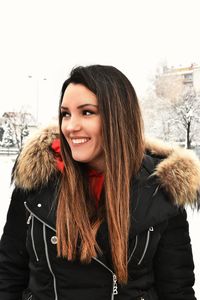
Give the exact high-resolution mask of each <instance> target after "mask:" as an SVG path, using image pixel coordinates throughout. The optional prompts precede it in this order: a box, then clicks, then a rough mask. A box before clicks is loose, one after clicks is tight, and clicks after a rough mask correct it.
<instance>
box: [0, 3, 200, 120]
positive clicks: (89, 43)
mask: <svg viewBox="0 0 200 300" xmlns="http://www.w3.org/2000/svg"><path fill="white" fill-rule="evenodd" d="M199 3H200V1H199V0H190V1H186V0H101V1H100V0H98V1H97V0H76V1H75V0H70V1H68V0H65V1H64V0H17V1H16V0H0V39H1V42H0V82H1V84H0V100H1V102H0V114H2V113H3V112H4V111H5V110H14V109H15V110H20V109H21V107H22V106H24V107H25V108H26V109H28V107H29V109H31V110H32V111H33V113H34V114H35V113H36V108H37V102H39V119H40V120H41V121H43V122H47V121H48V120H50V118H51V116H52V115H56V114H57V106H58V99H59V94H60V89H61V85H62V83H63V81H64V80H65V79H66V77H67V76H68V74H69V72H70V70H71V68H72V67H74V66H75V65H80V64H81V65H88V64H93V63H95V64H96V63H98V64H109V65H114V66H116V67H118V68H119V69H120V70H121V71H123V72H124V73H125V74H126V75H127V76H128V77H129V79H130V80H131V81H132V83H133V85H134V87H135V89H136V92H137V93H138V95H139V96H140V97H142V95H144V94H145V91H146V88H147V86H148V80H150V78H151V77H152V76H153V74H154V71H155V69H156V67H157V65H158V64H160V63H162V62H166V63H168V65H169V66H171V65H174V66H179V65H184V66H185V65H189V64H191V63H193V62H196V63H199V62H200V40H199V28H200V17H199V11H200V8H199ZM44 79H46V80H44Z"/></svg>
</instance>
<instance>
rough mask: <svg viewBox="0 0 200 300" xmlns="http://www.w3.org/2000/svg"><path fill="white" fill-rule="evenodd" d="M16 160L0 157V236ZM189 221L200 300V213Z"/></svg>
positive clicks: (194, 214) (192, 216) (192, 215)
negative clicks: (12, 170)
mask: <svg viewBox="0 0 200 300" xmlns="http://www.w3.org/2000/svg"><path fill="white" fill-rule="evenodd" d="M14 160H15V157H14V156H0V191H1V201H0V235H1V234H2V232H3V226H4V224H5V221H6V214H7V209H8V206H9V202H10V196H11V192H12V187H10V177H11V176H10V175H11V169H12V166H13V164H14ZM188 221H189V224H190V236H191V241H192V248H193V255H194V262H195V275H196V283H195V292H196V297H197V299H200V250H199V249H200V238H199V237H200V212H199V213H197V212H193V211H191V210H190V209H188ZM16 226H17V224H16ZM169 263H170V262H169Z"/></svg>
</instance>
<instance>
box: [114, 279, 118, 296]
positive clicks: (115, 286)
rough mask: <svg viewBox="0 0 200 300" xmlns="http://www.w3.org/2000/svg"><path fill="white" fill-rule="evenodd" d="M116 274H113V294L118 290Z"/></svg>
mask: <svg viewBox="0 0 200 300" xmlns="http://www.w3.org/2000/svg"><path fill="white" fill-rule="evenodd" d="M117 288H118V287H117V276H116V275H115V274H113V295H117V294H118V290H117Z"/></svg>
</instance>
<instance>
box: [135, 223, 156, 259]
mask: <svg viewBox="0 0 200 300" xmlns="http://www.w3.org/2000/svg"><path fill="white" fill-rule="evenodd" d="M152 231H154V229H153V227H150V228H149V229H148V232H147V239H146V243H145V247H144V251H143V253H142V256H141V258H140V260H139V262H138V265H140V264H141V263H142V261H143V259H144V256H145V254H146V252H147V248H148V246H149V239H150V233H151V232H152Z"/></svg>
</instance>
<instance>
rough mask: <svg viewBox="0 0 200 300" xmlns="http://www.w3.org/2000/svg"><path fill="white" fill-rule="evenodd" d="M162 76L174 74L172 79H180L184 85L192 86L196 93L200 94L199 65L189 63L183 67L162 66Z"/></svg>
mask: <svg viewBox="0 0 200 300" xmlns="http://www.w3.org/2000/svg"><path fill="white" fill-rule="evenodd" d="M162 76H166V77H167V76H170V77H172V76H174V79H176V80H177V79H180V80H181V81H182V83H183V84H184V85H187V86H190V87H193V88H194V90H195V92H196V93H197V94H200V66H199V65H198V64H195V63H193V64H191V65H190V66H185V67H182V66H180V67H178V68H175V67H170V68H169V67H167V66H164V67H163V73H162Z"/></svg>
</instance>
